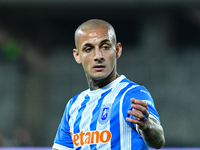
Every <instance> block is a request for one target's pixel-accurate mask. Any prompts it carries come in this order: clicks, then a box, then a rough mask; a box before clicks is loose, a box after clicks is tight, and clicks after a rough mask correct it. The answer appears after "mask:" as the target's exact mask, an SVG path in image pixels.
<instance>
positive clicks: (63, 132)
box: [54, 103, 73, 148]
mask: <svg viewBox="0 0 200 150" xmlns="http://www.w3.org/2000/svg"><path fill="white" fill-rule="evenodd" d="M68 105H69V103H68ZM68 105H67V106H66V108H65V111H64V113H63V117H62V119H61V122H60V125H59V127H58V130H57V133H56V137H55V139H54V148H59V146H62V147H66V148H73V142H72V138H71V134H70V127H69V121H68ZM56 146H58V147H56Z"/></svg>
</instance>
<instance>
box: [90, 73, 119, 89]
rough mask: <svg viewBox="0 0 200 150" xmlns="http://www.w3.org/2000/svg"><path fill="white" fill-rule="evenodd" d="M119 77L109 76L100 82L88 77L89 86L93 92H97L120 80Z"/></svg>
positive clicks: (116, 75)
mask: <svg viewBox="0 0 200 150" xmlns="http://www.w3.org/2000/svg"><path fill="white" fill-rule="evenodd" d="M118 77H119V75H118V74H117V73H116V74H114V75H109V76H108V77H106V78H104V79H100V80H94V79H92V78H91V77H89V76H87V81H88V85H89V88H90V90H91V91H93V90H97V89H99V88H102V87H104V86H106V85H108V84H109V83H110V82H112V81H113V80H115V79H116V78H118Z"/></svg>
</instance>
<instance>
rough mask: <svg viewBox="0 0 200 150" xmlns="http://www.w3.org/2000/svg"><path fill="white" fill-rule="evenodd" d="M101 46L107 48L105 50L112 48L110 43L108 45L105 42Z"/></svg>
mask: <svg viewBox="0 0 200 150" xmlns="http://www.w3.org/2000/svg"><path fill="white" fill-rule="evenodd" d="M101 48H103V49H105V50H109V49H110V45H108V44H103V45H102V46H101Z"/></svg>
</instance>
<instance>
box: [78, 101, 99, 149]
mask: <svg viewBox="0 0 200 150" xmlns="http://www.w3.org/2000/svg"><path fill="white" fill-rule="evenodd" d="M97 99H98V97H95V98H92V97H90V100H89V102H88V103H87V105H86V108H85V110H86V111H85V110H84V111H83V113H82V119H81V122H80V126H79V129H80V131H83V132H84V133H86V132H88V131H90V123H91V119H92V112H93V110H94V109H95V107H96V105H97V104H98V100H97ZM88 108H89V109H88ZM84 141H85V139H84ZM81 150H90V145H89V144H86V145H84V146H83V147H82V148H81Z"/></svg>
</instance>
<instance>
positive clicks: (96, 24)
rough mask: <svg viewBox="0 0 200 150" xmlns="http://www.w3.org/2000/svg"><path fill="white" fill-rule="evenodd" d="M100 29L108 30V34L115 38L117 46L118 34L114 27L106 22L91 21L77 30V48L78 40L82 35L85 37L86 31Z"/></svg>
mask: <svg viewBox="0 0 200 150" xmlns="http://www.w3.org/2000/svg"><path fill="white" fill-rule="evenodd" d="M99 28H104V29H107V30H108V34H111V35H112V36H113V42H114V43H115V44H116V34H115V30H114V28H113V27H112V25H111V24H110V23H108V22H106V21H104V20H100V19H91V20H88V21H86V22H84V23H82V24H81V25H80V26H79V27H78V28H77V29H76V32H75V36H74V38H75V44H76V47H77V42H78V38H79V37H80V35H84V31H87V30H94V29H99Z"/></svg>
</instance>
